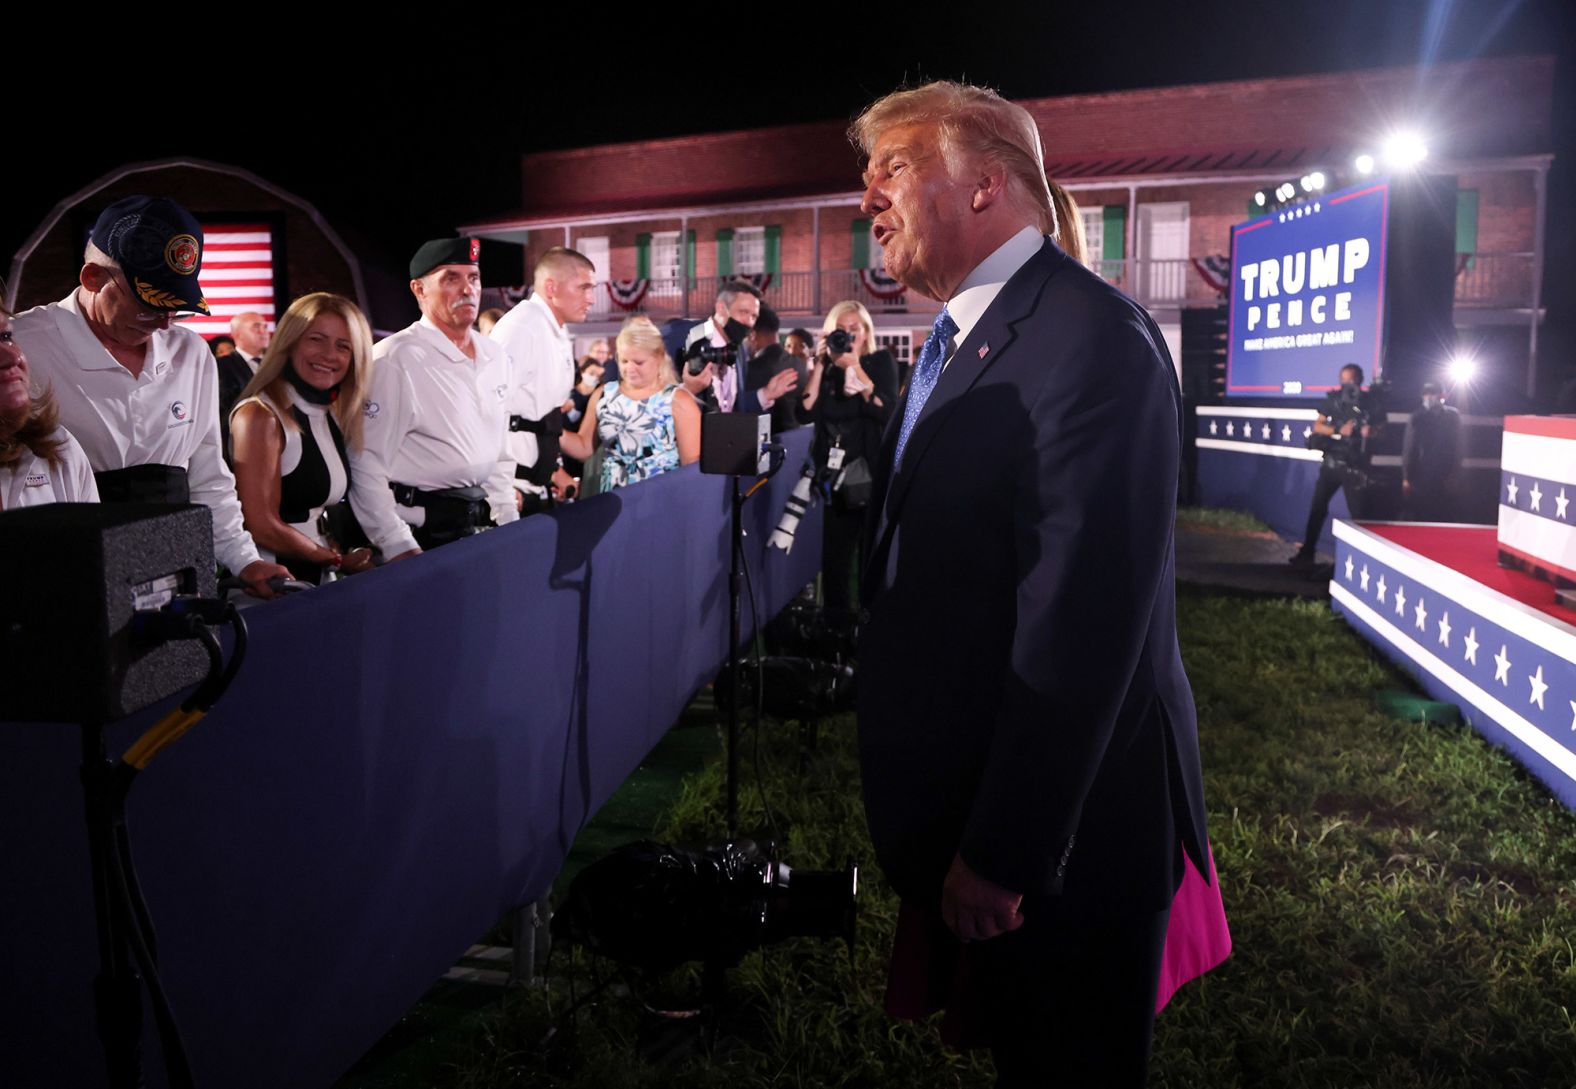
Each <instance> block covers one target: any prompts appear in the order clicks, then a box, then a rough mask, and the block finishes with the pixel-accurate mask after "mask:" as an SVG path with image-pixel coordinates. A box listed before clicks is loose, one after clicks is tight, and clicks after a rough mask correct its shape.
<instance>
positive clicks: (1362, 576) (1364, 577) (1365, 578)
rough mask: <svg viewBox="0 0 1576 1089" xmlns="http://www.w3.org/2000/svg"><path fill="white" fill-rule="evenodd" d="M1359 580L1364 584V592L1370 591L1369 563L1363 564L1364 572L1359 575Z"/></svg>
mask: <svg viewBox="0 0 1576 1089" xmlns="http://www.w3.org/2000/svg"><path fill="white" fill-rule="evenodd" d="M1357 581H1358V582H1360V583H1362V584H1363V593H1365V594H1366V593H1367V592H1368V565H1367V564H1366V563H1365V564H1363V571H1362V574H1360V575H1358V576H1357Z"/></svg>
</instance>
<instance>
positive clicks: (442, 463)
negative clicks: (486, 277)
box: [350, 238, 519, 561]
mask: <svg viewBox="0 0 1576 1089" xmlns="http://www.w3.org/2000/svg"><path fill="white" fill-rule="evenodd" d="M480 253H481V244H480V242H479V241H478V240H476V239H474V238H441V239H435V240H434V241H431V242H428V243H426V244H425V245H423V246H422V247H421V248H420V249H419V250H417V251H416V255H415V257H413V258H411V263H410V289H411V292H412V293H413V294H414V295H415V296H416V303H417V305H418V306H420V308H421V319H420V320H419V321H417V322H415V323H414V324H412V325H410V326H409V327H408V328H405V329H402V330H400V331H399V332H398V333H395V334H394V335H393V336H391V337H389V338H387V339H386V340H383V341H381V342H380V343H379V344H378V345H377V347H376V348H375V349H374V351H373V353H372V356H373V359H374V360H375V361H376V362H375V364H374V366H373V368H372V391H371V393H370V394H369V396H368V398H367V404H366V408H365V409H364V410H363V411H364V413H365V415H366V419H365V422H364V424H363V431H362V436H363V437H362V445H361V449H360V451H358V452H354V453H352V455H351V467H352V471H351V495H350V501H351V505H352V506H353V507H354V508H355V512H356V517H357V518H358V519H360V521H361V526H362V528H363V529H364V530H365V531H366V533H367V536H368V538H370V539H371V541H372V543H373V545H374V546H376V548H377V549H378V551H379V552H380V553H381V555H382V558H383V559H384V560H385V561H388V560H399V559H404V558H406V557H408V556H414V555H416V554H417V553H419V552H421V550H422V549H424V548H433V547H435V546H437V545H440V544H447V543H449V542H450V541H454V540H458V539H459V538H461V537H468V536H470V535H472V534H474V533H478V532H480V531H481V530H483V529H486V528H488V527H489V526H493V525H503V524H505V523H508V522H513V521H514V520H515V519H517V518H518V517H519V510H518V507H517V506H516V504H515V499H514V494H515V493H514V488H513V486H512V485H513V477H514V463H513V462H512V461H511V460H509V455H508V452H507V450H506V449H505V445H504V440H505V437H506V435H507V434H508V414H507V412H506V411H505V401H506V398H507V397H508V393H509V385H510V375H511V372H512V364H511V363H510V360H509V356H508V354H507V353H506V352H505V351H504V350H503V348H502V347H500V346H499V345H498V344H496V343H494V342H493V341H491V340H488V339H487V338H486V337H484V336H480V335H478V334H477V333H475V332H474V331H473V329H472V326H473V324H474V323H475V321H476V314H477V309H478V307H479V305H480V302H481V290H482V283H481V272H480V271H479V270H478V267H477V258H478V257H479V256H480Z"/></svg>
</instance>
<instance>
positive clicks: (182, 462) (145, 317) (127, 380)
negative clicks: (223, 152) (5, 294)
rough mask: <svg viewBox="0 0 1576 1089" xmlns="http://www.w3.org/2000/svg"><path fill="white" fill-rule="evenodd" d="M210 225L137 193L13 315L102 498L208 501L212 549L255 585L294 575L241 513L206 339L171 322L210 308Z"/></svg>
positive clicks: (262, 589) (103, 219)
mask: <svg viewBox="0 0 1576 1089" xmlns="http://www.w3.org/2000/svg"><path fill="white" fill-rule="evenodd" d="M202 246H203V236H202V227H201V226H199V225H198V223H197V220H196V219H194V218H193V217H192V214H191V213H190V212H188V211H187V210H186V209H185V208H183V207H181V206H180V205H179V204H177V203H176V202H175V201H173V200H169V199H166V198H164V197H146V196H134V197H127V198H125V199H124V200H120V201H117V202H116V203H114V204H112V205H110V206H109V207H108V208H106V209H105V210H104V212H103V213H102V214H101V215H100V216H99V217H98V221H97V222H96V223H94V225H93V231H92V234H91V235H90V240H89V242H88V245H87V248H86V251H85V253H84V254H83V258H82V270H81V272H80V273H79V274H78V279H79V286H78V287H77V288H76V290H74V291H72V293H71V294H69V295H67V296H66V297H65V298H64V299H61V300H60V301H59V302H56V303H49V304H48V305H46V306H38V307H34V308H33V309H32V310H29V311H27V313H25V314H19V315H18V316H17V318H16V321H15V322H14V323H13V326H12V328H13V330H14V332H15V335H16V339H17V341H18V342H19V343H20V344H21V345H22V346H23V348H24V349H25V350H26V352H27V357H28V360H29V362H31V363H32V365H33V370H34V372H35V374H36V375H37V377H38V380H39V382H40V384H47V385H49V386H52V387H53V389H54V391H55V399H56V400H57V401H58V402H59V403H60V422H61V423H62V424H64V425H65V426H66V428H67V430H69V431H70V432H71V433H72V434H73V435H74V436H76V439H77V441H78V442H80V443H81V444H82V448H83V450H85V451H86V452H87V455H88V461H89V462H90V463H91V464H92V466H93V470H94V476H95V477H96V479H97V481H98V488H99V495H100V496H101V497H102V499H103V500H104V501H105V502H116V501H121V502H126V501H137V500H142V501H149V502H175V503H185V502H192V503H201V504H203V505H204V506H207V507H208V508H210V509H211V510H212V511H213V549H214V555H215V556H216V558H217V559H218V560H219V562H220V563H222V564H224V566H226V567H228V568H229V569H230V570H231V571H232V572H233V573H235V574H236V575H238V576H240V578H241V579H242V580H243V581H244V582H245V583H246V586H247V589H248V592H250V593H252V594H254V595H256V596H258V597H272V596H273V592H272V591H271V590H270V589H269V587H268V580H269V579H270V578H273V577H275V576H283V577H288V576H289V572H288V571H286V570H285V569H284V568H283V567H280V566H279V565H278V564H273V563H268V562H266V561H264V560H263V559H262V558H261V557H260V556H259V555H258V552H257V546H256V545H255V544H253V543H252V538H251V535H250V534H248V533H247V532H246V529H245V528H244V526H243V524H242V521H241V505H240V503H239V502H238V501H237V499H236V496H235V478H234V477H232V476H231V475H230V470H229V469H228V468H226V467H225V464H224V458H223V456H222V449H223V448H222V446H221V445H220V438H219V384H218V375H217V372H216V370H215V368H214V365H213V356H212V355H211V354H210V353H209V351H208V345H207V342H205V341H204V340H203V338H202V337H201V336H199V335H198V334H196V333H194V332H192V331H191V330H189V329H183V328H181V327H179V326H177V325H174V324H173V322H174V320H175V318H176V316H177V315H178V314H181V313H183V312H184V313H201V314H206V313H208V303H207V300H205V299H204V298H203V295H202V287H201V285H200V284H199V283H198V282H197V274H198V271H199V269H200V268H201V267H202Z"/></svg>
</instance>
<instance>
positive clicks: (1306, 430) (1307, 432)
mask: <svg viewBox="0 0 1576 1089" xmlns="http://www.w3.org/2000/svg"><path fill="white" fill-rule="evenodd" d="M1311 434H1313V428H1311V427H1305V428H1303V429H1302V437H1303V438H1305V439H1306V438H1307V437H1308V436H1309V435H1311Z"/></svg>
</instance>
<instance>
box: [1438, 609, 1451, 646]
mask: <svg viewBox="0 0 1576 1089" xmlns="http://www.w3.org/2000/svg"><path fill="white" fill-rule="evenodd" d="M1439 642H1440V644H1441V645H1443V646H1447V647H1448V646H1449V645H1450V614H1449V613H1446V614H1445V615H1444V616H1442V617H1440V618H1439Z"/></svg>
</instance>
